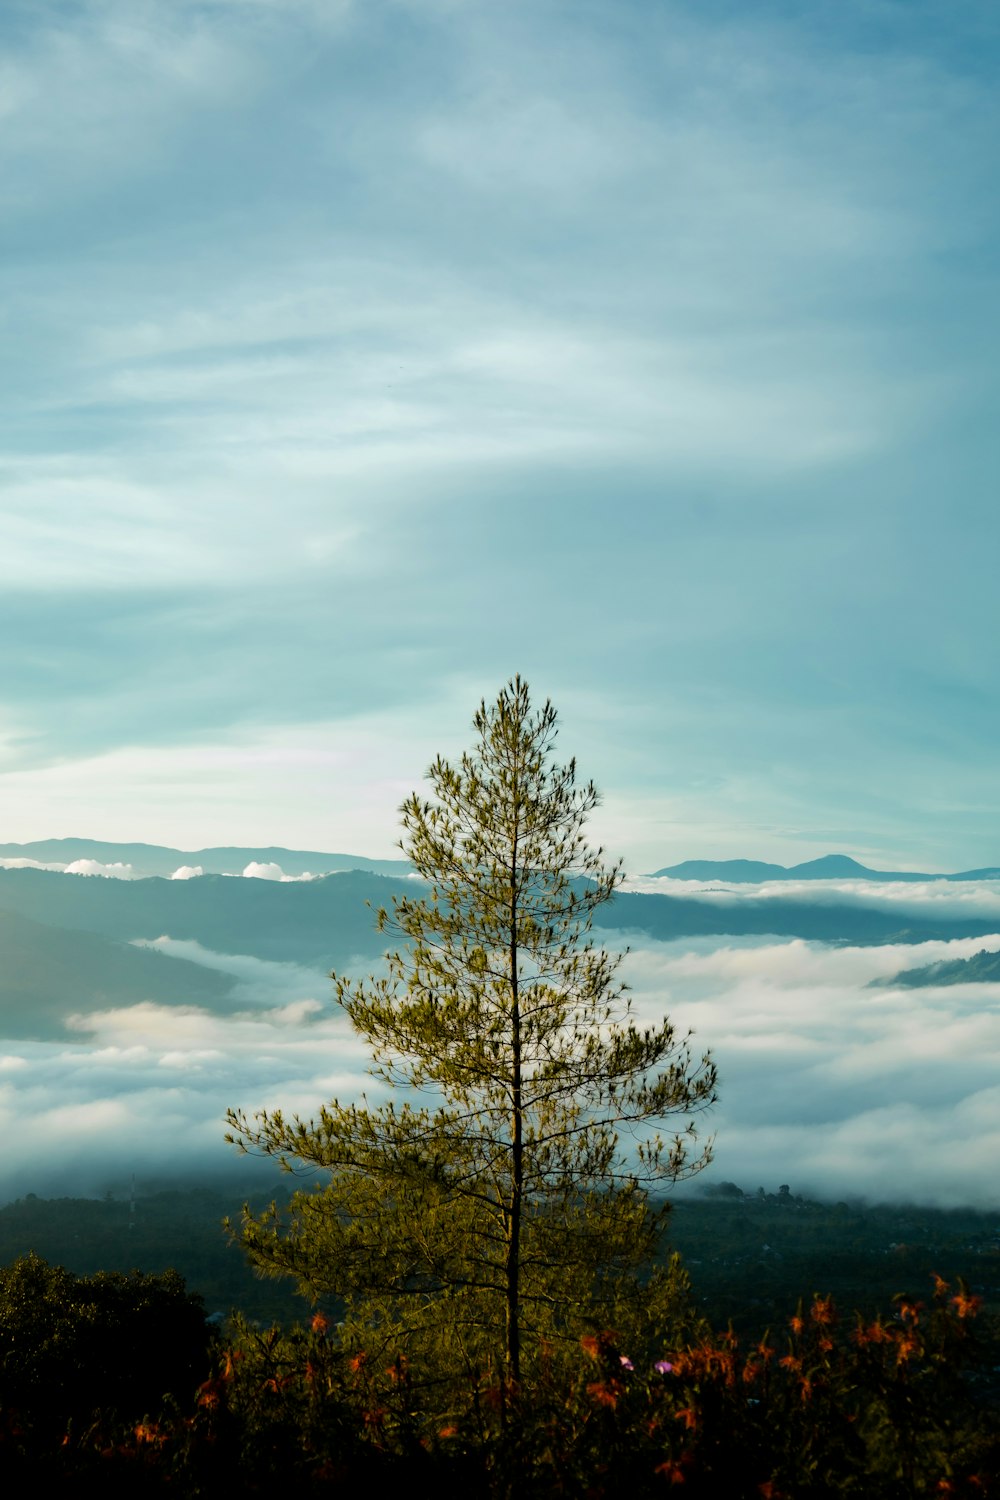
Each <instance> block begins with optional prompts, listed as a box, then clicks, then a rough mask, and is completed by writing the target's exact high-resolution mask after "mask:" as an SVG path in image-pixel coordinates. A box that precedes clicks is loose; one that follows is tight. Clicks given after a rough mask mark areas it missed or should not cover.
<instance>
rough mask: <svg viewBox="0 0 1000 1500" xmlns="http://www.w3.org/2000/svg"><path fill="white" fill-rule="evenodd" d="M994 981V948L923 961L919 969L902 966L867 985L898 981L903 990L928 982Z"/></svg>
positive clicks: (998, 971) (999, 972)
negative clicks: (956, 956)
mask: <svg viewBox="0 0 1000 1500" xmlns="http://www.w3.org/2000/svg"><path fill="white" fill-rule="evenodd" d="M998 981H1000V953H998V952H997V951H996V950H995V949H989V948H981V949H980V951H979V952H978V953H976V954H973V956H972V958H949V959H942V960H941V961H940V962H939V963H936V964H925V965H924V967H923V968H921V969H903V970H901V972H900V973H898V974H895V975H894V976H893V977H892V979H879V980H873V981H872V984H871V986H869V988H878V989H883V988H885V987H887V986H889V985H897V984H898V985H903V986H905V987H906V988H907V989H922V988H925V987H926V986H927V985H931V984H934V985H937V984H990V983H992V984H996V983H997V982H998Z"/></svg>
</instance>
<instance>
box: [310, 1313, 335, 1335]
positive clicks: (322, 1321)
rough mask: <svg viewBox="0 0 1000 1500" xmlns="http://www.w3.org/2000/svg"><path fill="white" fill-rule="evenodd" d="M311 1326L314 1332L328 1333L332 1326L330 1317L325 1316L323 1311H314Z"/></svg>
mask: <svg viewBox="0 0 1000 1500" xmlns="http://www.w3.org/2000/svg"><path fill="white" fill-rule="evenodd" d="M309 1327H310V1328H311V1329H312V1331H313V1333H326V1332H328V1330H329V1327H330V1320H329V1318H324V1316H323V1314H322V1313H314V1314H313V1319H312V1322H311V1323H310V1324H309Z"/></svg>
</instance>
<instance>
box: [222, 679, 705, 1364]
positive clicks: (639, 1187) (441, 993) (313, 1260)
mask: <svg viewBox="0 0 1000 1500" xmlns="http://www.w3.org/2000/svg"><path fill="white" fill-rule="evenodd" d="M473 722H474V726H475V729H476V733H477V736H478V741H477V744H476V746H475V748H474V749H473V750H472V751H471V752H470V753H467V754H465V755H463V756H462V759H461V761H460V762H459V763H458V765H457V766H452V765H449V764H448V763H447V762H446V761H444V760H442V759H441V758H440V757H439V758H438V759H437V760H436V761H435V762H434V764H433V765H432V766H431V768H430V770H429V772H428V779H429V780H430V782H431V784H432V787H433V790H434V798H433V799H432V800H429V801H425V800H424V799H423V798H422V797H420V796H418V795H417V794H416V793H414V794H412V795H411V796H410V797H408V798H407V799H406V801H405V802H404V803H403V806H402V809H401V812H402V823H403V830H404V837H403V839H402V840H401V844H400V847H401V848H402V849H403V851H404V852H405V853H406V854H407V855H408V856H409V858H410V860H411V861H412V863H413V865H414V868H415V869H416V871H417V872H418V874H419V875H420V876H421V877H422V878H423V879H424V881H426V883H427V885H426V888H425V890H424V891H423V892H422V893H420V894H415V895H413V896H410V895H405V896H401V897H396V898H394V899H393V904H392V910H391V912H389V911H385V910H383V911H380V912H379V914H378V922H379V927H380V929H383V930H386V931H388V932H390V933H393V934H396V935H397V940H401V941H400V946H399V947H398V948H397V949H396V950H395V951H393V952H391V953H389V954H387V955H386V963H387V971H388V972H387V977H385V978H369V979H367V980H365V981H363V982H361V983H360V984H355V983H353V982H352V981H351V980H349V979H344V978H341V977H340V976H338V975H336V974H335V975H333V979H334V982H335V987H336V997H337V1000H338V1002H339V1004H340V1005H341V1006H342V1007H343V1009H344V1010H345V1011H346V1013H347V1015H348V1016H349V1017H350V1019H351V1022H352V1023H353V1026H354V1028H355V1030H356V1031H357V1032H358V1033H359V1034H360V1035H361V1036H362V1037H364V1039H365V1041H366V1042H367V1043H368V1044H369V1045H370V1047H371V1050H372V1054H373V1067H372V1070H371V1071H372V1072H373V1074H375V1075H376V1076H379V1077H381V1079H382V1080H384V1081H385V1082H387V1083H388V1084H390V1085H391V1086H393V1087H394V1088H396V1089H398V1090H400V1093H399V1095H398V1098H399V1102H398V1104H397V1103H394V1102H389V1103H387V1104H385V1105H383V1106H382V1107H380V1108H370V1107H367V1102H366V1101H363V1102H362V1104H361V1105H357V1104H341V1103H339V1102H337V1101H334V1102H333V1103H331V1104H330V1105H329V1106H327V1107H326V1108H324V1109H323V1110H322V1111H321V1112H320V1115H319V1118H318V1119H317V1120H311V1121H308V1122H307V1121H303V1120H301V1119H299V1118H298V1117H293V1118H290V1119H286V1118H284V1116H283V1115H282V1114H281V1113H280V1112H278V1111H275V1112H273V1113H267V1112H264V1113H260V1114H257V1115H256V1116H254V1117H252V1118H250V1119H248V1117H247V1116H245V1115H244V1114H243V1113H242V1112H238V1111H230V1113H229V1115H228V1117H227V1118H228V1123H229V1125H230V1127H231V1131H230V1134H229V1135H228V1136H227V1139H228V1140H229V1141H231V1142H234V1143H235V1144H237V1145H238V1146H239V1147H240V1148H241V1149H243V1150H254V1151H259V1152H263V1153H264V1154H266V1155H268V1156H272V1157H275V1158H277V1159H278V1160H279V1161H280V1162H281V1164H282V1165H283V1166H284V1167H286V1168H287V1169H288V1170H295V1169H296V1167H297V1166H301V1167H313V1168H321V1169H323V1171H324V1174H329V1176H328V1178H326V1180H325V1185H320V1186H319V1187H316V1188H314V1189H312V1190H306V1191H299V1192H297V1193H295V1194H294V1196H293V1197H292V1199H291V1201H290V1204H289V1205H288V1206H287V1208H284V1209H278V1208H276V1207H274V1206H273V1205H272V1208H271V1209H270V1210H267V1211H266V1212H265V1213H263V1214H262V1215H260V1216H259V1217H255V1216H254V1215H253V1214H252V1213H250V1212H249V1210H244V1215H243V1223H242V1238H243V1243H244V1247H245V1249H246V1251H247V1253H248V1255H249V1256H250V1259H251V1260H252V1261H253V1262H254V1263H255V1264H256V1265H257V1267H258V1269H259V1270H261V1271H262V1272H263V1273H265V1274H271V1275H282V1274H291V1275H294V1276H295V1277H296V1278H297V1279H298V1282H299V1285H300V1288H301V1290H303V1291H304V1292H306V1293H307V1294H309V1295H311V1296H313V1297H316V1296H318V1295H320V1294H323V1293H333V1294H336V1295H338V1296H340V1297H342V1298H343V1299H344V1300H345V1302H346V1305H347V1318H348V1322H347V1324H346V1325H345V1327H346V1328H347V1329H348V1330H349V1329H350V1326H351V1318H352V1317H353V1318H354V1320H355V1326H356V1327H357V1328H358V1329H359V1330H363V1332H361V1331H359V1332H358V1335H357V1336H358V1338H359V1339H362V1338H363V1340H364V1341H365V1343H366V1344H368V1346H369V1347H370V1345H371V1343H372V1341H373V1340H374V1339H376V1338H377V1337H378V1336H379V1332H381V1334H382V1336H383V1338H384V1340H385V1343H386V1345H387V1346H388V1345H390V1344H391V1345H392V1346H393V1347H394V1348H407V1349H409V1350H410V1352H413V1351H414V1350H421V1349H422V1351H423V1352H424V1353H425V1354H426V1353H427V1352H428V1350H430V1349H435V1350H436V1351H437V1353H438V1356H439V1358H440V1357H441V1356H442V1354H443V1353H444V1352H445V1351H446V1353H447V1360H448V1362H449V1364H450V1367H451V1368H452V1369H454V1368H455V1359H456V1358H458V1359H459V1360H464V1362H465V1363H466V1364H467V1365H468V1366H469V1367H475V1368H482V1366H483V1364H484V1363H485V1362H490V1361H492V1360H493V1359H495V1358H499V1360H500V1361H501V1363H502V1366H503V1370H504V1373H505V1376H506V1378H507V1380H508V1381H510V1382H512V1383H517V1382H519V1381H520V1380H521V1379H522V1372H523V1370H524V1368H525V1360H526V1358H527V1355H528V1351H529V1349H530V1350H531V1351H537V1350H538V1349H539V1347H540V1346H541V1345H542V1344H543V1343H544V1345H545V1346H546V1347H547V1348H550V1349H551V1347H552V1346H553V1345H554V1344H555V1343H557V1342H558V1340H559V1339H560V1337H572V1338H573V1339H574V1340H575V1339H576V1338H578V1337H579V1335H580V1334H581V1333H582V1332H584V1331H586V1330H587V1328H588V1326H589V1327H591V1328H594V1327H598V1328H599V1327H602V1326H606V1320H607V1319H608V1318H609V1316H614V1315H615V1309H616V1308H617V1309H618V1310H619V1311H620V1309H621V1299H622V1296H623V1288H625V1287H628V1286H631V1287H633V1288H634V1289H637V1290H638V1291H639V1292H640V1293H643V1294H644V1295H645V1294H648V1292H649V1291H650V1287H649V1285H648V1280H643V1278H648V1274H649V1268H650V1264H651V1261H652V1258H653V1256H654V1254H655V1252H656V1249H657V1242H658V1237H659V1233H660V1228H661V1222H662V1214H663V1212H664V1210H663V1209H662V1208H660V1209H656V1208H655V1207H654V1206H653V1205H652V1204H651V1202H650V1200H649V1197H648V1189H649V1188H651V1187H652V1186H654V1185H655V1184H662V1183H664V1182H671V1181H675V1180H676V1179H677V1178H679V1177H681V1176H683V1175H689V1174H691V1173H693V1172H696V1171H698V1170H699V1169H700V1168H701V1167H702V1166H704V1165H705V1163H706V1162H707V1160H708V1154H709V1153H708V1148H703V1149H702V1148H699V1147H698V1145H697V1142H696V1139H695V1129H694V1124H693V1122H692V1121H691V1119H690V1116H691V1115H692V1114H693V1113H694V1112H696V1111H698V1110H700V1109H702V1108H704V1107H705V1106H707V1105H709V1104H711V1103H712V1102H713V1101H714V1098H715V1081H716V1076H715V1067H714V1065H713V1064H712V1062H711V1059H710V1058H709V1057H708V1056H707V1055H706V1056H705V1057H704V1058H702V1059H701V1061H700V1062H697V1063H695V1062H693V1060H692V1057H691V1054H690V1050H689V1047H688V1042H687V1038H681V1039H678V1037H677V1036H676V1034H675V1032H674V1029H673V1028H672V1027H671V1025H670V1023H669V1022H668V1021H666V1020H664V1021H663V1022H662V1023H661V1024H660V1025H659V1026H655V1027H650V1028H639V1027H637V1026H636V1025H635V1023H634V1021H633V1019H632V1016H631V1005H630V1001H629V998H628V994H627V988H626V986H625V985H624V984H623V983H622V982H621V981H620V980H619V978H618V977H617V971H618V967H619V964H620V963H621V958H622V955H620V954H617V955H611V954H608V953H606V952H605V951H604V950H603V949H601V948H599V947H596V946H595V944H594V943H593V941H592V939H591V937H590V929H591V919H592V915H593V912H594V908H595V907H597V906H599V905H600V904H601V903H602V902H605V901H608V900H609V899H610V898H611V896H612V895H613V894H614V891H615V889H616V888H617V887H618V886H619V885H620V883H621V881H622V879H623V875H622V870H621V866H620V864H619V865H615V866H613V867H610V868H608V867H606V866H605V865H604V864H603V863H602V850H600V849H597V850H596V851H595V850H592V849H590V848H588V846H587V844H586V843H585V841H584V838H583V832H582V830H583V826H584V823H585V821H586V818H587V815H588V813H590V812H591V811H592V809H593V808H594V807H595V806H596V805H597V801H598V795H597V792H596V790H595V788H594V786H593V784H592V783H587V784H586V785H585V786H578V785H577V781H576V767H575V763H574V762H573V761H570V762H569V763H568V764H567V765H563V766H559V765H555V764H553V762H552V757H551V752H552V746H553V741H554V739H555V735H556V713H555V710H554V709H553V708H552V706H551V704H550V703H546V704H545V706H544V707H543V708H542V709H540V710H537V711H533V710H532V708H531V704H530V700H529V695H528V687H527V684H526V683H524V682H522V681H521V679H520V677H515V678H514V679H513V680H512V681H511V682H510V683H508V684H507V686H506V687H505V688H504V689H503V691H502V692H501V693H500V695H499V697H498V698H497V700H496V703H495V704H493V705H492V706H490V707H487V705H486V704H485V702H484V703H483V704H481V706H480V708H479V711H478V713H477V714H476V715H475V719H474V721H473ZM428 1094H429V1095H430V1096H431V1097H430V1102H429V1103H422V1102H420V1096H421V1095H424V1096H426V1095H428ZM677 1116H682V1117H684V1122H685V1123H684V1125H683V1127H682V1128H681V1130H680V1131H679V1133H673V1134H668V1135H667V1136H666V1137H664V1136H663V1135H661V1134H660V1133H659V1127H661V1126H662V1124H663V1122H664V1121H667V1120H670V1119H671V1118H675V1117H677ZM625 1137H628V1138H629V1139H627V1140H626V1139H625Z"/></svg>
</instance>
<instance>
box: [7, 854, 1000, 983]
mask: <svg viewBox="0 0 1000 1500" xmlns="http://www.w3.org/2000/svg"><path fill="white" fill-rule="evenodd" d="M404 892H406V893H408V894H412V892H413V882H412V880H394V879H392V878H390V877H388V876H383V875H371V874H367V873H364V872H362V871H349V872H345V873H344V874H342V875H327V876H324V877H322V878H321V879H318V880H311V881H303V882H295V883H279V882H276V881H271V880H247V879H241V878H239V877H233V876H225V875H203V876H200V877H197V878H195V879H193V880H162V879H158V878H153V879H148V880H102V879H100V878H96V877H87V876H81V875H63V874H59V873H56V872H53V871H48V870H33V869H15V870H4V869H0V908H2V909H6V910H8V911H17V912H20V913H21V914H22V915H23V916H26V917H30V918H31V919H32V920H33V921H36V922H45V923H47V924H49V925H51V926H54V927H55V926H58V927H69V928H74V929H77V930H79V931H85V932H96V933H99V934H100V935H101V936H102V937H106V938H113V939H117V940H118V941H120V942H122V941H124V942H128V941H130V940H131V939H133V938H148V939H151V938H157V937H160V936H161V935H163V934H167V935H169V936H170V937H172V938H188V939H194V940H195V941H196V942H199V943H201V944H202V945H203V946H204V947H206V948H211V949H213V950H214V951H215V952H219V953H243V954H250V955H252V956H254V957H256V958H264V959H272V960H276V961H292V962H295V963H300V964H305V965H309V966H311V967H315V968H324V969H331V968H335V969H340V970H343V969H344V966H345V965H347V964H348V963H349V962H350V961H351V960H352V959H358V960H360V961H361V962H363V963H366V964H367V963H370V962H371V961H372V960H373V959H376V958H378V957H379V956H381V954H382V953H383V952H384V950H385V948H386V946H387V939H386V937H385V935H383V934H379V933H378V931H377V930H376V927H375V910H377V909H378V908H379V907H380V906H388V905H390V904H391V900H392V896H393V895H394V894H401V893H404ZM372 908H374V910H373V909H372ZM904 921H905V926H901V922H904ZM594 925H595V927H596V928H597V929H619V930H624V931H631V932H637V933H638V932H641V933H645V934H647V935H649V936H651V937H656V938H679V937H691V936H697V935H699V934H722V935H726V934H728V935H732V936H739V935H741V934H750V933H754V934H758V933H759V934H766V933H773V934H775V935H776V936H781V937H802V938H812V939H819V940H821V941H824V942H837V941H847V942H864V943H875V942H887V941H892V942H920V941H925V940H926V939H928V938H954V937H970V936H972V937H980V936H982V937H985V936H987V935H988V934H990V933H992V932H994V931H995V926H996V924H995V921H992V922H989V921H983V920H981V919H978V918H977V919H969V918H963V917H957V916H956V917H954V918H936V919H935V920H933V921H929V920H926V919H922V918H920V917H915V916H907V917H905V918H901V916H900V914H899V913H898V912H893V911H886V910H884V909H883V908H875V907H871V908H869V907H863V906H858V905H844V906H838V905H834V904H827V903H818V902H817V903H815V904H811V903H807V902H804V901H802V900H801V899H799V900H796V901H787V902H786V901H780V900H772V901H767V902H766V903H748V902H743V901H734V902H732V903H727V902H724V901H712V902H708V901H699V900H695V899H691V898H684V897H675V896H666V895H660V894H656V895H646V894H642V893H639V892H633V891H626V892H619V893H618V894H617V895H616V896H615V898H614V900H613V901H612V902H609V903H608V904H607V905H606V906H603V907H601V908H599V909H598V911H597V912H596V913H595V917H594Z"/></svg>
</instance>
